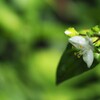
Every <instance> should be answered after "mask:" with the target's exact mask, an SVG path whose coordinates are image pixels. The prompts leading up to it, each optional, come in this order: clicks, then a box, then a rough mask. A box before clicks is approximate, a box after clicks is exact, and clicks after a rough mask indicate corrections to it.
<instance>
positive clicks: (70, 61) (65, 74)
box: [56, 44, 98, 84]
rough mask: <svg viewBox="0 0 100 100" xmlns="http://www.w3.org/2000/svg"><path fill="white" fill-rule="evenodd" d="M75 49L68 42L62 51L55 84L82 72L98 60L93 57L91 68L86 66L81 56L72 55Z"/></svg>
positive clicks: (93, 65)
mask: <svg viewBox="0 0 100 100" xmlns="http://www.w3.org/2000/svg"><path fill="white" fill-rule="evenodd" d="M74 53H75V50H73V49H72V45H71V44H68V47H67V48H66V50H65V52H64V53H63V55H62V57H61V60H60V63H59V65H58V69H57V76H56V84H60V83H62V82H63V81H65V80H68V79H70V78H72V77H74V76H77V75H80V74H82V73H83V72H86V71H88V70H91V69H92V68H94V67H95V66H96V65H97V64H98V62H97V60H96V59H94V62H93V64H92V66H91V68H88V67H87V65H86V63H85V62H84V61H83V59H82V57H81V58H78V57H77V56H75V55H74Z"/></svg>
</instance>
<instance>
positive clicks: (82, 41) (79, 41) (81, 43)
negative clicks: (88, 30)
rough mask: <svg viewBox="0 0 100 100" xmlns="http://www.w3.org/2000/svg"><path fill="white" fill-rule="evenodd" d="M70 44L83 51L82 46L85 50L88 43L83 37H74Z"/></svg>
mask: <svg viewBox="0 0 100 100" xmlns="http://www.w3.org/2000/svg"><path fill="white" fill-rule="evenodd" d="M69 42H70V43H71V44H72V45H74V46H75V47H76V48H77V49H81V48H80V46H81V47H83V48H84V47H86V46H87V41H86V39H85V38H83V37H82V36H74V37H72V38H70V39H69Z"/></svg>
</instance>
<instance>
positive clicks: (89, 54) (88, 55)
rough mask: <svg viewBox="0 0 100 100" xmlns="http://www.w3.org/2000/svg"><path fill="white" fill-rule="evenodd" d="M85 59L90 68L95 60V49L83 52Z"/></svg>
mask: <svg viewBox="0 0 100 100" xmlns="http://www.w3.org/2000/svg"><path fill="white" fill-rule="evenodd" d="M83 60H84V61H85V63H86V64H87V66H88V68H90V67H91V65H92V63H93V60H94V56H93V51H92V50H91V49H89V50H88V51H85V52H84V53H83Z"/></svg>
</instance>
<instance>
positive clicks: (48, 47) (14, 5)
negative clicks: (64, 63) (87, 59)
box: [0, 0, 100, 100]
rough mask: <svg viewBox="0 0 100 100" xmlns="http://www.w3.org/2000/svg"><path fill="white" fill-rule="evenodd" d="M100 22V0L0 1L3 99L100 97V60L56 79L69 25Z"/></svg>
mask: <svg viewBox="0 0 100 100" xmlns="http://www.w3.org/2000/svg"><path fill="white" fill-rule="evenodd" d="M96 24H100V0H0V100H100V66H99V65H98V66H97V67H96V68H95V69H93V70H91V71H89V72H87V73H84V74H82V75H80V76H78V77H75V78H73V79H71V80H68V81H66V82H63V83H62V84H61V85H59V86H56V84H55V80H56V68H57V65H58V62H59V60H60V57H61V55H62V53H63V51H64V49H65V48H66V44H67V38H66V36H65V35H64V31H65V29H66V28H67V27H75V28H76V29H77V30H80V29H84V28H85V29H86V28H90V27H92V26H95V25H96ZM66 60H67V59H66ZM76 63H77V62H76Z"/></svg>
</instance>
